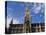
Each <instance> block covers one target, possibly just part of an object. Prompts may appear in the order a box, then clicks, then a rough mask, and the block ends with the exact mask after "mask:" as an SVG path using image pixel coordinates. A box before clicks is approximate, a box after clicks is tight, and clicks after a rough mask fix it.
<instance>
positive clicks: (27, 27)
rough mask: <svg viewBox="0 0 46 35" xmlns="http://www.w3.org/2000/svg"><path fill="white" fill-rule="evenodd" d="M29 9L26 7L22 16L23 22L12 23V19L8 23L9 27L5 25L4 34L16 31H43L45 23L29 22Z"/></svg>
mask: <svg viewBox="0 0 46 35" xmlns="http://www.w3.org/2000/svg"><path fill="white" fill-rule="evenodd" d="M31 18H32V17H31V15H30V11H29V8H28V7H26V12H25V16H24V23H23V24H13V19H12V20H11V22H10V24H9V28H8V29H7V28H6V27H5V33H6V34H16V33H33V32H44V31H45V23H31V22H30V21H31V20H30V19H31Z"/></svg>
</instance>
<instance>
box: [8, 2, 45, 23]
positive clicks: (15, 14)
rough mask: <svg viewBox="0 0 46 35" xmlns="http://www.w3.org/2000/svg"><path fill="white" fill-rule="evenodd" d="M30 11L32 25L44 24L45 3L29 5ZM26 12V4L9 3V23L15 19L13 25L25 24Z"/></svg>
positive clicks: (31, 3)
mask: <svg viewBox="0 0 46 35" xmlns="http://www.w3.org/2000/svg"><path fill="white" fill-rule="evenodd" d="M28 5H29V9H30V16H31V19H30V21H31V23H43V22H44V21H45V19H44V18H45V15H44V12H45V11H44V10H45V9H44V8H45V5H44V3H34V2H30V3H28ZM25 11H26V2H15V1H11V2H10V1H8V2H7V19H8V20H7V22H9V23H10V21H11V19H12V18H13V23H23V22H24V15H25Z"/></svg>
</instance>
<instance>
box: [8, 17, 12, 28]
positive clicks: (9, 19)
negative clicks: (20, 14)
mask: <svg viewBox="0 0 46 35" xmlns="http://www.w3.org/2000/svg"><path fill="white" fill-rule="evenodd" d="M11 19H12V18H10V17H7V28H8V27H9V24H10V22H11Z"/></svg>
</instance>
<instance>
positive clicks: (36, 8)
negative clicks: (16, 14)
mask: <svg viewBox="0 0 46 35" xmlns="http://www.w3.org/2000/svg"><path fill="white" fill-rule="evenodd" d="M41 7H42V8H41ZM43 8H44V4H42V5H41V3H39V4H38V5H37V4H36V3H34V7H32V11H33V12H34V13H35V14H38V13H39V12H40V10H41V13H43V12H44V11H43V10H44V9H43Z"/></svg>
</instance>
